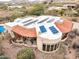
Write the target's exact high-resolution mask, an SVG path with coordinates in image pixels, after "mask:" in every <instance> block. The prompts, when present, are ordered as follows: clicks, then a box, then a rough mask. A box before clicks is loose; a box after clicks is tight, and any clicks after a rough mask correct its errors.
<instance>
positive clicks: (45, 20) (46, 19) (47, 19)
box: [38, 18, 49, 23]
mask: <svg viewBox="0 0 79 59" xmlns="http://www.w3.org/2000/svg"><path fill="white" fill-rule="evenodd" d="M48 19H49V18H46V19H44V20H42V21H40V22H38V23H43V22H44V21H46V20H48Z"/></svg>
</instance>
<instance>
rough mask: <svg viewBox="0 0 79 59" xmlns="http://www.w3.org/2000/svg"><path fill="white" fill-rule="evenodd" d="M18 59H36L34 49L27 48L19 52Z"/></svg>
mask: <svg viewBox="0 0 79 59" xmlns="http://www.w3.org/2000/svg"><path fill="white" fill-rule="evenodd" d="M17 59H35V55H34V52H33V50H32V49H30V48H26V49H23V50H21V51H19V52H18V54H17Z"/></svg>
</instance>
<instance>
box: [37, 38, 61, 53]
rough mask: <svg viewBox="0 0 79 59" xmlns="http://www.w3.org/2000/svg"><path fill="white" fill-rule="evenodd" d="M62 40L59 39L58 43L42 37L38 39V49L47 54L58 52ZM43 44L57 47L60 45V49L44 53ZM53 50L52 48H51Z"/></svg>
mask: <svg viewBox="0 0 79 59" xmlns="http://www.w3.org/2000/svg"><path fill="white" fill-rule="evenodd" d="M60 41H61V38H58V39H57V40H56V41H53V40H49V39H43V38H41V37H37V48H38V49H39V50H40V51H41V52H45V53H51V52H54V51H56V50H58V48H59V44H60ZM43 44H45V45H50V46H51V45H54V47H55V45H56V44H58V48H57V49H55V50H52V51H43ZM50 48H51V47H50ZM46 50H47V49H46Z"/></svg>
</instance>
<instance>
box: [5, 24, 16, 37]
mask: <svg viewBox="0 0 79 59" xmlns="http://www.w3.org/2000/svg"><path fill="white" fill-rule="evenodd" d="M5 27H6V30H7V31H8V33H9V34H10V35H11V37H12V38H14V37H15V35H14V33H13V32H12V31H11V27H9V26H7V25H5Z"/></svg>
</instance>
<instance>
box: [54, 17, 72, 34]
mask: <svg viewBox="0 0 79 59" xmlns="http://www.w3.org/2000/svg"><path fill="white" fill-rule="evenodd" d="M62 20H64V21H63V22H56V23H55V24H56V26H57V27H58V28H59V29H60V31H61V32H63V33H67V32H70V31H71V30H72V25H73V24H72V21H70V20H67V19H64V18H62Z"/></svg>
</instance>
